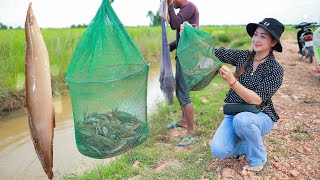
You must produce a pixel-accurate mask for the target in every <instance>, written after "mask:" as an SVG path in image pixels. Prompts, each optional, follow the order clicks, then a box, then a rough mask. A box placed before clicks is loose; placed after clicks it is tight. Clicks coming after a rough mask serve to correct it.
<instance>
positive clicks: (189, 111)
mask: <svg viewBox="0 0 320 180" xmlns="http://www.w3.org/2000/svg"><path fill="white" fill-rule="evenodd" d="M183 109H184V115H185V120H186V125H187V135H188V136H193V134H194V118H193V117H194V115H193V106H192V103H189V104H186V105H184V106H183Z"/></svg>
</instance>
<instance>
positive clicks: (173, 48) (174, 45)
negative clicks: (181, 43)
mask: <svg viewBox="0 0 320 180" xmlns="http://www.w3.org/2000/svg"><path fill="white" fill-rule="evenodd" d="M169 49H170V51H174V50H176V49H177V40H175V41H173V42H171V43H170V44H169Z"/></svg>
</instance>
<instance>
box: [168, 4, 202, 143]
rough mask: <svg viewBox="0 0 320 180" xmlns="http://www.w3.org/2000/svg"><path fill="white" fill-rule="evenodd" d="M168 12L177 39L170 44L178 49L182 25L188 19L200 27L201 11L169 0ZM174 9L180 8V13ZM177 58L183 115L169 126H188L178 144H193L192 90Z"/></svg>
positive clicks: (177, 74) (178, 85)
mask: <svg viewBox="0 0 320 180" xmlns="http://www.w3.org/2000/svg"><path fill="white" fill-rule="evenodd" d="M167 2H168V5H169V7H168V12H169V16H170V27H171V29H172V30H176V40H175V41H173V42H172V43H170V44H169V47H170V51H173V50H175V49H177V47H178V43H179V39H180V25H181V24H183V22H185V21H187V22H189V23H190V24H192V25H193V26H195V27H199V11H198V9H197V7H196V6H195V5H194V4H193V3H192V2H189V1H187V0H167ZM174 9H180V10H179V12H178V14H176V13H175V10H174ZM175 59H176V75H175V79H176V96H177V98H178V100H179V103H180V106H181V111H182V116H181V118H180V119H179V120H178V121H175V122H172V123H170V124H169V125H168V126H167V128H168V129H173V128H175V127H185V128H187V133H186V135H185V137H184V138H183V139H182V140H181V142H180V143H179V144H178V146H188V145H190V144H192V142H193V140H194V138H193V134H194V113H193V105H192V102H191V99H190V90H189V88H188V86H187V84H186V82H185V79H184V77H183V73H182V70H181V66H180V62H179V59H178V57H177V55H176V56H175Z"/></svg>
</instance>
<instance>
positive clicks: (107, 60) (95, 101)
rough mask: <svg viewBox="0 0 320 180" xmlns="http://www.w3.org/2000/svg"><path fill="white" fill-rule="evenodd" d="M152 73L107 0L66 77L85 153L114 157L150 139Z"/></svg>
mask: <svg viewBox="0 0 320 180" xmlns="http://www.w3.org/2000/svg"><path fill="white" fill-rule="evenodd" d="M148 71H149V65H148V64H147V63H146V61H145V60H144V58H143V56H142V54H141V52H140V51H139V49H138V48H137V46H136V45H135V44H134V43H133V41H132V40H131V38H130V37H129V35H128V33H127V31H126V30H125V27H124V26H123V24H122V23H121V22H120V20H119V19H118V17H117V15H116V13H115V12H114V10H113V9H112V7H111V5H110V3H109V1H108V0H103V2H102V4H101V6H100V8H99V9H98V11H97V13H96V15H95V17H94V18H93V20H92V21H91V22H90V24H89V26H88V27H87V29H86V30H85V32H84V33H83V35H82V37H81V39H80V41H79V43H78V45H77V48H76V50H75V52H74V54H73V56H72V59H71V62H70V65H69V68H68V71H67V75H66V81H67V83H68V86H69V90H70V96H71V102H72V110H73V118H74V127H75V138H76V143H77V148H78V150H79V151H80V153H82V154H83V155H85V156H89V157H92V158H98V159H103V158H107V157H113V156H116V155H119V154H121V153H124V152H126V151H128V150H130V149H132V148H134V147H136V146H138V145H139V144H141V143H142V142H144V141H145V140H146V139H147V137H148V135H149V130H148V124H147V80H148Z"/></svg>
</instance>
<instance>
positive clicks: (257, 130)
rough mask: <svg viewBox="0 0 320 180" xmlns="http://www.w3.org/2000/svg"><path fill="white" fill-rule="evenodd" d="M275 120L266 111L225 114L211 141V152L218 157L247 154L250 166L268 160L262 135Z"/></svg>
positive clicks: (269, 128)
mask: <svg viewBox="0 0 320 180" xmlns="http://www.w3.org/2000/svg"><path fill="white" fill-rule="evenodd" d="M273 125H274V121H272V119H271V118H270V117H269V116H268V115H267V114H265V113H263V112H259V113H257V114H254V113H251V112H242V113H239V114H237V115H226V114H225V115H224V119H223V121H222V122H221V124H220V126H219V128H218V130H217V132H216V133H215V135H214V137H213V139H212V141H211V153H212V155H213V156H215V157H217V158H225V157H230V156H238V155H244V154H245V155H246V158H247V160H249V166H258V165H261V164H263V163H265V162H267V152H266V150H265V147H264V145H263V141H262V136H264V135H266V134H268V133H269V132H270V131H271V129H272V128H273Z"/></svg>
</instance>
